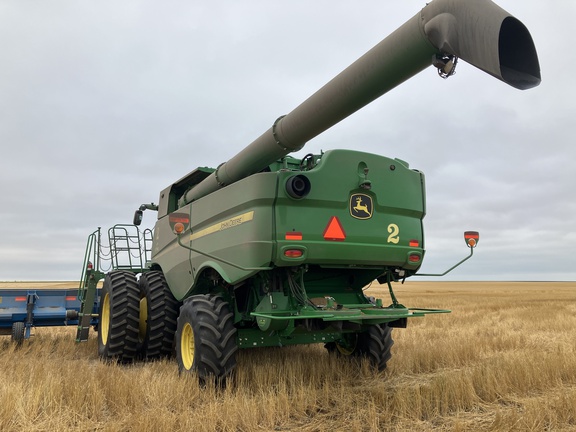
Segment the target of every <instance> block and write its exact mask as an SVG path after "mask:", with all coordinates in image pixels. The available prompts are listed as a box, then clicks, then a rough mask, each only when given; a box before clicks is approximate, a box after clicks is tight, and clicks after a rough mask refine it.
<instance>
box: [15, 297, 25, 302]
mask: <svg viewBox="0 0 576 432" xmlns="http://www.w3.org/2000/svg"><path fill="white" fill-rule="evenodd" d="M14 300H15V301H26V297H16V298H15V299H14Z"/></svg>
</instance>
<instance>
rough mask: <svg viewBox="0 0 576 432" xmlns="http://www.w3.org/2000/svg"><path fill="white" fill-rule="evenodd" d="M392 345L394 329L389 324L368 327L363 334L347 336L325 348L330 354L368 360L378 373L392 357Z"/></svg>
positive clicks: (328, 344)
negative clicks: (334, 353) (335, 353)
mask: <svg viewBox="0 0 576 432" xmlns="http://www.w3.org/2000/svg"><path fill="white" fill-rule="evenodd" d="M392 345H394V340H393V339H392V328H391V327H389V326H388V325H387V324H379V325H372V326H370V327H368V330H367V331H365V332H362V333H350V334H346V335H344V337H343V338H342V339H341V340H339V341H337V342H330V343H327V344H326V345H325V346H326V349H327V350H328V351H329V352H337V353H338V354H340V355H343V356H353V357H364V358H367V359H368V360H369V361H370V363H371V364H372V365H373V366H374V367H375V368H376V369H378V371H383V370H384V369H386V364H387V363H388V360H390V358H391V357H392V352H391V349H392Z"/></svg>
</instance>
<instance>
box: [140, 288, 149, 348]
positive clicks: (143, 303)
mask: <svg viewBox="0 0 576 432" xmlns="http://www.w3.org/2000/svg"><path fill="white" fill-rule="evenodd" d="M147 320H148V301H147V300H146V297H142V298H141V299H140V323H139V333H138V336H139V337H140V341H143V340H144V338H145V337H146V325H147V323H146V321H147Z"/></svg>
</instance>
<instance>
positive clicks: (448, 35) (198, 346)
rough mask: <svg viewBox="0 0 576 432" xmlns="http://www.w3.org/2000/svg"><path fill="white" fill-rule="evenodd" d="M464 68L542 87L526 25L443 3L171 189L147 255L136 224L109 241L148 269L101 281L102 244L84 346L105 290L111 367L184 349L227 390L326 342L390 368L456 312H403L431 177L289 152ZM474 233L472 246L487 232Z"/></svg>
mask: <svg viewBox="0 0 576 432" xmlns="http://www.w3.org/2000/svg"><path fill="white" fill-rule="evenodd" d="M459 58H460V59H462V60H465V61H467V62H468V63H471V64H472V65H474V66H476V67H477V68H479V69H481V70H483V71H485V72H487V73H488V74H490V75H492V76H494V77H495V78H498V79H499V80H501V81H503V82H505V83H507V84H509V85H511V86H513V87H515V88H518V89H528V88H531V87H534V86H537V85H538V84H539V83H540V69H539V64H538V58H537V54H536V50H535V48H534V44H533V42H532V38H531V36H530V34H529V32H528V30H527V29H526V27H525V26H524V25H523V24H522V23H521V22H520V21H518V20H517V19H516V18H514V17H512V16H511V15H510V14H508V13H507V12H506V11H504V10H503V9H501V8H500V7H498V6H497V5H495V4H494V3H492V2H491V1H489V0H468V1H464V0H460V1H458V0H434V1H433V2H431V3H429V4H428V5H426V7H424V9H422V11H421V12H419V13H418V14H416V15H415V16H414V17H413V18H412V19H410V20H409V21H407V22H406V23H405V24H404V25H402V26H401V27H400V28H399V29H398V30H396V31H395V32H394V33H392V34H391V35H390V36H388V37H387V38H386V39H384V40H383V41H382V42H380V43H379V44H378V45H376V46H375V47H374V48H373V49H371V50H370V51H368V52H367V53H366V54H365V55H363V56H362V57H360V58H359V59H358V60H357V61H356V62H354V63H353V64H352V65H350V66H349V67H348V68H347V69H345V70H344V71H343V72H342V73H340V74H339V75H338V76H336V77H335V78H334V79H333V80H331V81H330V82H328V83H327V84H326V85H325V86H324V87H322V88H321V89H320V90H318V91H317V92H316V93H315V94H313V95H312V96H311V97H310V98H308V99H307V100H305V101H304V102H303V103H302V104H301V105H299V106H298V107H296V108H295V109H294V110H293V111H292V112H290V113H289V114H287V115H285V116H281V117H279V118H278V119H276V120H275V121H273V119H271V123H272V126H271V127H270V128H269V129H268V130H267V131H266V132H264V133H263V134H262V135H261V136H260V137H258V138H257V139H256V140H255V141H253V142H252V143H251V144H249V145H248V146H247V147H246V148H244V149H243V150H242V151H240V152H239V153H238V154H236V155H235V156H234V157H232V158H231V159H230V160H229V161H228V162H226V163H223V164H221V165H219V166H218V167H217V168H215V169H208V168H197V169H195V170H194V171H192V172H190V173H189V174H187V175H186V176H184V177H183V178H181V179H180V180H177V181H176V182H174V183H172V184H170V185H169V186H168V187H166V188H165V189H164V190H162V191H161V192H160V198H159V202H158V204H157V205H156V204H144V205H142V206H141V207H140V209H139V210H138V211H137V212H136V215H135V220H134V224H135V225H139V224H140V221H141V220H142V215H143V211H144V210H154V211H156V212H157V222H156V225H155V227H154V230H153V232H148V233H147V235H146V236H145V238H144V240H143V243H141V244H137V245H136V246H131V244H132V243H131V240H133V241H134V242H138V241H142V240H141V237H140V232H139V231H138V229H137V228H136V227H131V228H130V229H135V230H136V231H134V232H135V234H129V233H128V228H125V227H122V226H117V227H115V228H113V229H112V231H111V233H112V234H111V235H110V247H111V251H110V253H111V256H112V258H115V257H117V256H119V254H120V252H122V251H128V255H129V256H134V255H136V256H138V253H140V252H144V253H145V254H144V259H142V256H140V260H139V261H138V262H137V263H128V264H121V263H118V262H115V263H114V265H113V270H112V271H110V272H109V273H107V274H104V273H103V272H102V270H101V267H100V265H99V260H100V258H101V256H100V252H101V248H102V246H101V243H100V241H99V238H100V231H97V232H96V233H94V234H93V235H92V236H91V240H90V243H89V248H88V251H87V259H86V261H88V260H89V259H90V261H92V262H94V263H95V268H94V269H89V270H87V271H86V272H85V274H84V275H83V278H84V283H83V290H84V291H83V296H82V297H83V298H85V299H86V305H87V306H86V316H85V317H83V318H84V319H83V320H82V321H83V323H84V324H82V325H80V328H79V333H78V334H79V336H78V340H83V339H85V338H86V337H87V328H88V322H89V321H88V320H89V318H91V313H90V311H91V307H92V306H93V303H94V301H97V298H95V296H96V294H95V292H96V291H95V289H94V288H95V287H96V283H97V282H98V280H100V279H101V278H104V284H103V288H102V293H101V296H100V302H99V316H100V323H99V336H98V338H99V353H100V355H101V357H102V358H104V359H117V360H120V361H131V360H133V359H137V358H143V359H151V358H156V357H159V356H163V355H169V354H171V353H172V352H173V349H174V348H175V351H176V357H177V362H178V366H179V369H180V371H181V372H189V371H196V373H197V374H198V375H199V377H200V378H201V379H206V378H207V377H209V376H213V377H216V378H217V379H223V378H225V377H226V376H228V375H229V374H230V373H231V372H232V371H233V369H234V368H235V366H236V353H237V350H238V349H239V348H253V347H270V346H285V345H293V344H311V343H322V344H325V346H326V348H327V349H328V350H329V351H336V352H337V353H340V354H342V355H345V356H346V355H350V356H365V357H367V358H368V359H370V360H371V361H372V362H373V364H374V365H375V366H376V367H377V368H378V369H379V370H382V369H384V368H385V367H386V363H387V361H388V360H389V359H390V348H391V346H392V343H393V342H392V337H391V332H392V329H393V328H395V327H406V324H407V319H408V318H412V317H421V316H423V315H425V314H428V313H439V312H448V311H445V310H430V309H416V308H407V307H404V306H403V305H402V304H400V303H399V302H398V301H397V300H396V298H395V296H394V293H393V290H392V284H393V283H394V282H397V281H399V280H404V279H405V278H408V277H411V276H413V275H415V274H417V271H418V269H419V268H420V266H421V265H422V260H423V258H424V253H425V241H424V234H423V226H422V220H423V218H424V215H425V212H426V200H425V190H424V189H425V188H424V174H423V173H422V172H420V171H418V170H414V169H411V168H410V167H409V165H408V163H407V162H405V161H402V160H399V159H394V158H389V157H385V156H380V155H375V154H370V153H364V152H359V151H350V150H331V151H327V152H325V153H323V154H307V155H305V156H304V157H303V158H301V159H299V158H298V159H297V158H294V157H291V156H289V154H290V153H292V152H295V151H297V150H300V149H302V148H303V147H304V145H305V144H306V142H307V141H309V140H311V139H312V138H314V137H315V136H317V135H318V134H320V133H322V132H323V131H325V130H326V129H328V128H330V127H331V126H333V125H334V124H336V123H338V122H339V121H340V120H342V119H344V118H346V117H347V116H349V115H350V114H352V113H354V112H355V111H357V110H359V109H360V108H362V107H364V106H365V105H367V104H368V103H370V102H372V101H373V100H375V99H376V98H378V97H380V96H381V95H383V94H384V93H386V92H387V91H388V90H390V89H392V88H394V87H395V86H397V85H398V84H400V83H402V82H403V81H405V80H407V79H408V78H410V77H412V76H413V75H415V74H417V73H419V72H420V71H422V70H423V69H426V68H427V67H428V66H430V65H433V66H434V67H435V68H436V69H437V71H438V74H439V75H440V76H441V77H443V78H446V77H449V76H450V75H452V74H453V73H454V68H455V66H456V63H457V60H458V59H459ZM117 229H120V232H121V233H122V234H120V235H117V234H116V231H115V230H117ZM465 236H466V242H467V244H468V246H469V247H470V248H472V247H474V246H475V244H476V242H477V240H478V234H477V233H475V232H467V233H466V235H465ZM123 244H125V245H126V246H122V245H123ZM134 251H138V253H136V254H134ZM470 254H472V249H470ZM139 274H140V276H139V278H138V277H137V276H138V275H139ZM374 280H377V281H378V282H380V283H384V284H387V286H388V287H389V292H390V297H391V300H390V301H385V302H384V301H382V300H381V299H369V298H367V297H366V296H365V295H364V293H363V287H365V286H366V285H367V284H369V283H370V282H371V281H374ZM81 315H82V314H81Z"/></svg>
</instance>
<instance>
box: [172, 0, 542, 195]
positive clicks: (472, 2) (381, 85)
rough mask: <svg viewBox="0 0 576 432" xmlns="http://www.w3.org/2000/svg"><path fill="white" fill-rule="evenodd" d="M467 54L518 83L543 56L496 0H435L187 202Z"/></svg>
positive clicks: (536, 77)
mask: <svg viewBox="0 0 576 432" xmlns="http://www.w3.org/2000/svg"><path fill="white" fill-rule="evenodd" d="M458 58H461V59H463V60H465V61H466V62H468V63H470V64H472V65H474V66H476V67H477V68H479V69H481V70H483V71H484V72H486V73H488V74H490V75H492V76H494V77H496V78H498V79H500V80H502V81H504V82H505V83H507V84H509V85H511V86H512V87H515V88H518V89H522V90H524V89H529V88H532V87H535V86H537V85H538V84H539V83H540V66H539V63H538V56H537V54H536V49H535V47H534V43H533V41H532V37H531V36H530V33H529V32H528V30H527V29H526V27H525V26H524V24H522V23H521V22H520V21H519V20H517V19H516V18H514V17H513V16H511V15H510V14H509V13H508V12H506V11H505V10H504V9H502V8H500V7H499V6H498V5H496V4H494V3H493V2H491V1H490V0H466V1H464V0H434V1H432V2H431V3H429V4H428V5H426V7H424V8H423V9H422V10H421V11H420V13H418V14H416V15H415V16H414V17H413V18H412V19H410V20H409V21H407V22H406V23H405V24H404V25H402V26H401V27H400V28H399V29H397V30H396V31H395V32H394V33H392V34H391V35H390V36H388V37H387V38H385V39H384V40H383V41H382V42H380V43H379V44H378V45H376V46H375V47H374V48H372V49H371V50H370V51H368V52H367V53H366V54H364V55H363V56H362V57H360V58H359V59H358V60H357V61H356V62H354V63H353V64H352V65H350V66H349V67H348V68H346V69H345V70H344V71H343V72H341V73H340V74H339V75H337V76H336V77H335V78H334V79H332V80H331V81H330V82H328V83H327V84H326V85H325V86H324V87H322V88H321V89H320V90H318V91H317V92H316V93H314V94H313V95H312V96H311V97H310V98H308V99H307V100H306V101H304V102H303V103H302V104H301V105H299V106H298V107H297V108H295V109H294V110H293V111H292V112H290V113H289V114H287V115H286V116H283V117H280V118H279V119H278V120H276V122H275V123H274V125H273V126H272V127H271V128H270V129H268V130H267V131H266V132H265V133H264V134H262V135H261V136H260V137H259V138H257V139H256V140H255V141H253V142H252V143H251V144H250V145H248V146H247V147H246V148H245V149H244V150H242V151H241V152H240V153H238V154H237V155H236V156H234V157H233V158H232V159H230V160H229V161H228V162H226V163H223V164H221V165H220V166H219V167H218V169H217V170H216V171H215V172H214V173H212V174H211V175H210V176H209V177H207V178H206V179H205V180H204V181H202V182H201V183H200V184H198V185H197V186H195V187H194V188H193V189H191V190H189V191H188V192H187V193H186V194H184V196H182V197H181V199H180V201H179V205H180V206H183V205H186V204H187V203H190V202H192V201H194V200H197V199H199V198H201V197H203V196H206V195H208V194H210V193H212V192H214V191H216V190H218V189H219V188H221V187H224V186H227V185H229V184H231V183H234V182H236V181H238V180H240V179H242V178H245V177H247V176H249V175H252V174H254V173H257V172H259V171H261V170H263V169H265V168H266V167H267V166H268V165H270V164H272V163H273V162H275V161H277V160H278V159H281V158H283V157H284V156H286V155H287V154H288V153H290V152H293V151H297V150H300V149H301V148H302V147H303V146H304V144H306V142H307V141H309V140H310V139H312V138H314V137H315V136H317V135H319V134H320V133H322V132H324V131H325V130H327V129H328V128H330V127H332V126H333V125H335V124H336V123H338V122H339V121H341V120H343V119H344V118H346V117H348V116H349V115H350V114H352V113H354V112H356V111H357V110H359V109H360V108H362V107H364V106H365V105H367V104H369V103H370V102H372V101H373V100H375V99H377V98H378V97H380V96H382V95H383V94H384V93H386V92H387V91H389V90H390V89H392V88H394V87H396V86H397V85H398V84H400V83H402V82H403V81H406V80H407V79H408V78H410V77H412V76H414V75H416V74H417V73H418V72H420V71H422V70H423V69H425V68H426V67H427V66H429V65H430V64H431V63H432V64H434V65H435V66H436V67H438V69H439V72H440V74H441V75H444V76H447V75H450V74H451V73H452V65H453V64H454V63H455V61H456V59H458Z"/></svg>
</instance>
